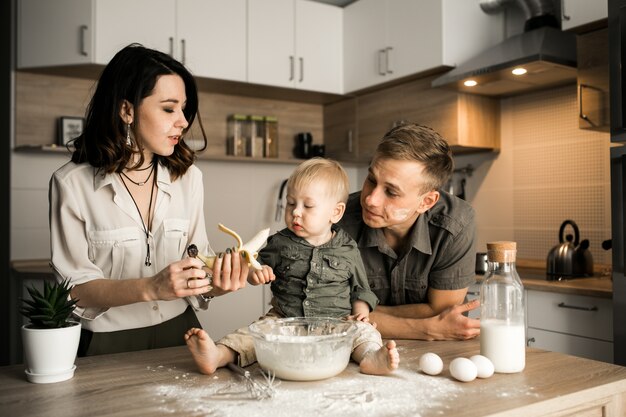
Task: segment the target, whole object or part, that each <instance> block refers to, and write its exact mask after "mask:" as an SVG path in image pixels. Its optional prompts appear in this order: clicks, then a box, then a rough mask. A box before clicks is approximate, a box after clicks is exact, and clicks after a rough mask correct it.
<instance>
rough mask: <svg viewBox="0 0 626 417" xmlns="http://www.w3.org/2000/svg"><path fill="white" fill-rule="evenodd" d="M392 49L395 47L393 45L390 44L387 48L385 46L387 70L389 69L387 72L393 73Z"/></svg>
mask: <svg viewBox="0 0 626 417" xmlns="http://www.w3.org/2000/svg"><path fill="white" fill-rule="evenodd" d="M391 51H393V48H392V47H391V46H388V47H387V48H385V70H386V71H387V74H393V69H392V68H391V58H390V56H391Z"/></svg>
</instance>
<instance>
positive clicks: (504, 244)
mask: <svg viewBox="0 0 626 417" xmlns="http://www.w3.org/2000/svg"><path fill="white" fill-rule="evenodd" d="M516 253H517V243H516V242H509V241H498V242H489V243H487V259H488V260H489V261H490V262H515V254H516Z"/></svg>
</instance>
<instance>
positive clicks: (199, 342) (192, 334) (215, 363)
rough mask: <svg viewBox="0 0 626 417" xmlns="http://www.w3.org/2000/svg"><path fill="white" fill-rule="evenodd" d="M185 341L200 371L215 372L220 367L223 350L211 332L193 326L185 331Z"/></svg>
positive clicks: (209, 373) (204, 372)
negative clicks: (221, 350)
mask: <svg viewBox="0 0 626 417" xmlns="http://www.w3.org/2000/svg"><path fill="white" fill-rule="evenodd" d="M185 342H186V343H187V347H188V348H189V351H190V352H191V356H193V360H194V361H195V362H196V365H198V369H200V372H202V373H203V374H207V375H211V374H212V373H213V372H215V370H216V369H217V368H218V367H219V362H220V356H221V352H220V350H219V348H218V347H217V345H216V344H215V343H214V342H213V340H211V338H210V337H209V334H208V333H207V332H205V331H204V330H202V329H198V328H196V327H192V328H191V329H189V330H187V333H185Z"/></svg>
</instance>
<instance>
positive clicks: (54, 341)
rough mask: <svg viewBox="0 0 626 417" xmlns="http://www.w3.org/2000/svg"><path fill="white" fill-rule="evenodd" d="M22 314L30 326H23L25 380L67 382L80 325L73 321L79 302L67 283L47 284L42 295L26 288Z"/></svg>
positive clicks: (45, 282)
mask: <svg viewBox="0 0 626 417" xmlns="http://www.w3.org/2000/svg"><path fill="white" fill-rule="evenodd" d="M27 290H28V293H29V294H30V297H31V298H30V299H22V301H23V303H24V305H23V306H22V308H21V310H20V312H21V313H22V314H23V315H24V316H26V317H27V318H28V320H29V321H30V323H28V324H25V325H23V326H22V343H23V345H24V363H25V364H26V371H25V372H26V377H27V379H28V380H29V381H31V382H35V383H50V382H59V381H65V380H67V379H70V378H72V376H74V369H76V366H75V365H74V360H75V359H76V353H77V352H78V342H79V341H80V328H81V326H80V323H79V322H77V321H73V320H71V317H72V312H73V311H74V308H76V302H77V301H78V300H76V299H74V298H71V296H70V291H71V290H72V286H70V284H69V282H68V281H67V280H64V281H63V282H56V281H55V282H50V281H44V286H43V293H41V292H40V291H39V290H38V289H37V288H36V287H35V286H31V287H30V288H27Z"/></svg>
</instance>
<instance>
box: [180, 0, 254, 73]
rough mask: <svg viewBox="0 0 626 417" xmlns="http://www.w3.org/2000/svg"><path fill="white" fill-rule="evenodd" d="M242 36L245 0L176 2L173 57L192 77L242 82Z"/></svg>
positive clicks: (187, 0) (185, 0) (244, 71)
mask: <svg viewBox="0 0 626 417" xmlns="http://www.w3.org/2000/svg"><path fill="white" fill-rule="evenodd" d="M170 1H171V0H170ZM246 33H247V28H246V0H177V1H176V40H177V44H176V48H175V56H176V58H177V59H178V60H180V61H181V62H182V63H183V64H185V65H186V66H187V67H188V68H189V69H190V70H191V72H192V73H193V74H194V75H196V76H199V77H207V78H216V79H221V80H230V81H246V60H247V58H246V41H247V40H246Z"/></svg>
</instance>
